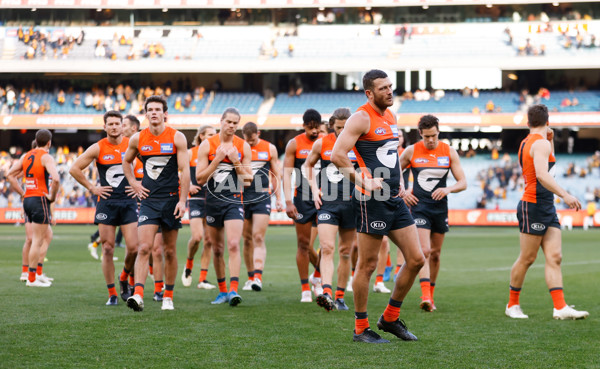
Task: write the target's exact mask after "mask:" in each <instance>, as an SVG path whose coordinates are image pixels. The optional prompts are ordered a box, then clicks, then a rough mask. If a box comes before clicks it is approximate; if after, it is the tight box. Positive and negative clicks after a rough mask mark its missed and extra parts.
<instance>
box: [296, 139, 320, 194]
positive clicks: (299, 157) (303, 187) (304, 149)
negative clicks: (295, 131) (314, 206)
mask: <svg viewBox="0 0 600 369" xmlns="http://www.w3.org/2000/svg"><path fill="white" fill-rule="evenodd" d="M319 137H321V136H320V135H319ZM292 140H295V141H296V154H295V157H294V171H295V173H296V180H295V182H296V183H295V187H296V188H295V190H294V197H296V196H299V195H300V194H302V193H303V192H306V194H305V195H303V196H302V198H303V199H312V190H311V188H310V184H309V183H308V176H307V175H306V169H304V166H303V165H304V162H305V161H306V158H307V157H308V154H310V151H311V150H312V147H313V145H314V144H315V141H311V140H310V139H309V138H308V137H307V136H306V133H301V134H299V135H298V136H296V137H294V138H293V139H292ZM320 168H321V163H317V164H315V167H314V171H315V173H316V172H318V171H319V169H320ZM317 180H318V178H317ZM317 183H318V182H317Z"/></svg>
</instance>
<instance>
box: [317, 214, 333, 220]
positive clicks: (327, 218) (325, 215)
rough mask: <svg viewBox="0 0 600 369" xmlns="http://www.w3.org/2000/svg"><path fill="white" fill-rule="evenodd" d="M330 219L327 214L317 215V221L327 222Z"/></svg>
mask: <svg viewBox="0 0 600 369" xmlns="http://www.w3.org/2000/svg"><path fill="white" fill-rule="evenodd" d="M329 219H331V215H329V214H319V220H329Z"/></svg>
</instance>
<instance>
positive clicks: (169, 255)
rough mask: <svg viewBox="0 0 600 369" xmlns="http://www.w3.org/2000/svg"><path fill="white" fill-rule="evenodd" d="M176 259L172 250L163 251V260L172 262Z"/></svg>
mask: <svg viewBox="0 0 600 369" xmlns="http://www.w3.org/2000/svg"><path fill="white" fill-rule="evenodd" d="M176 257H177V254H176V253H175V250H174V249H172V248H168V249H167V248H166V249H165V259H166V260H173V259H175V258H176Z"/></svg>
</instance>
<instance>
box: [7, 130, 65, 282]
mask: <svg viewBox="0 0 600 369" xmlns="http://www.w3.org/2000/svg"><path fill="white" fill-rule="evenodd" d="M35 148H37V143H36V142H35V140H33V141H32V142H31V150H33V149H35ZM26 154H27V153H25V154H23V155H21V158H20V160H23V158H24V157H25V155H26ZM18 163H19V160H15V161H14V162H13V164H12V166H13V167H14V166H16V165H19V164H18ZM22 167H23V166H22V164H21V170H20V171H14V172H13V176H14V177H15V178H21V177H23V168H22ZM11 169H12V167H11ZM10 171H11V170H10V169H9V172H10ZM53 207H54V204H51V205H50V210H53ZM24 223H25V242H24V243H23V251H22V252H21V258H22V261H23V264H22V267H21V278H20V280H21V282H27V279H28V278H29V252H30V251H31V241H32V237H33V228H32V223H31V220H29V218H27V216H26V215H25V216H24ZM51 224H52V225H53V226H54V225H55V224H56V219H52V222H51ZM52 235H53V234H52V227H48V231H47V232H46V235H45V237H44V242H43V243H42V248H41V249H40V261H39V262H38V263H37V268H36V279H40V280H42V281H44V282H52V281H54V278H50V277H48V276H46V274H44V273H43V266H44V259H45V258H46V253H47V252H48V246H49V245H50V242H52Z"/></svg>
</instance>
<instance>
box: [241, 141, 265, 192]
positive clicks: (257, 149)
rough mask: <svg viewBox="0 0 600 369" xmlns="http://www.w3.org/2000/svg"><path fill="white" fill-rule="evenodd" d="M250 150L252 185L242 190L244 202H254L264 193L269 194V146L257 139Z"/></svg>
mask: <svg viewBox="0 0 600 369" xmlns="http://www.w3.org/2000/svg"><path fill="white" fill-rule="evenodd" d="M250 149H251V150H252V183H251V184H250V186H248V187H245V188H244V201H254V200H255V199H257V198H259V197H260V198H263V197H264V194H265V193H270V192H271V188H270V186H269V181H270V178H269V173H270V170H271V144H270V143H269V142H268V141H265V140H262V139H259V140H258V143H257V144H256V145H254V146H251V147H250Z"/></svg>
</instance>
